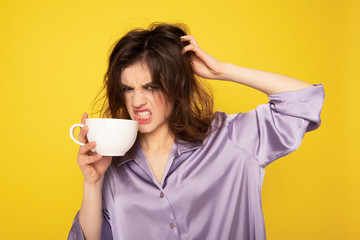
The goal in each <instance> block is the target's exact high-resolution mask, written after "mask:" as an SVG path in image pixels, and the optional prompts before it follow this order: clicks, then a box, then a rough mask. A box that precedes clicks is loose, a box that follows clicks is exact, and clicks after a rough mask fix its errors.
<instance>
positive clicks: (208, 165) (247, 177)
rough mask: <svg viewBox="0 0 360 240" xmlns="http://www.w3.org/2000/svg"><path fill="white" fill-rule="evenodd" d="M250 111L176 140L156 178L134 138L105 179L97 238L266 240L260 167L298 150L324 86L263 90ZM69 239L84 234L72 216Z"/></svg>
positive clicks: (316, 121) (313, 124)
mask: <svg viewBox="0 0 360 240" xmlns="http://www.w3.org/2000/svg"><path fill="white" fill-rule="evenodd" d="M269 99H270V102H269V103H267V104H263V105H260V106H258V107H257V108H256V109H255V110H253V111H250V112H247V113H244V114H241V113H239V114H234V115H227V114H225V113H223V112H217V113H216V114H218V116H219V117H220V121H221V122H222V123H223V124H224V126H223V127H222V128H221V129H218V130H216V131H215V132H213V133H212V134H211V135H210V136H209V137H208V138H207V139H206V140H205V141H204V142H203V143H202V144H201V143H189V142H184V141H180V140H177V141H176V142H175V143H174V145H173V147H172V150H171V153H170V156H169V159H168V162H167V165H166V169H165V172H164V175H163V179H162V182H161V184H159V183H158V182H157V181H156V179H155V177H154V176H153V174H152V171H151V169H150V166H149V164H148V162H147V160H146V158H145V155H144V152H143V151H142V149H141V146H140V144H139V143H138V142H136V143H135V145H134V146H133V150H135V151H134V152H135V154H132V155H131V154H126V155H125V156H124V157H122V159H121V163H119V164H118V165H117V166H116V165H111V166H110V167H109V169H108V170H107V172H106V174H105V179H104V185H103V223H102V233H101V239H119V240H144V239H154V240H175V239H182V240H190V239H191V240H195V239H196V240H227V239H233V240H252V239H257V240H258V239H266V235H265V226H264V217H263V213H262V206H261V187H262V183H263V178H264V173H265V169H264V168H265V167H266V166H267V165H268V164H270V163H271V162H273V161H274V160H276V159H278V158H280V157H282V156H285V155H287V154H289V153H291V152H293V151H294V150H296V149H297V148H298V147H299V146H300V143H301V140H302V138H303V136H304V134H305V132H307V131H311V130H314V129H316V128H318V126H319V125H320V111H321V108H322V104H323V100H324V90H323V86H322V85H321V84H320V85H314V86H313V87H310V88H306V89H302V90H298V91H290V92H282V93H279V94H274V95H269ZM68 239H70V240H75V239H84V238H83V235H82V230H81V227H80V224H79V221H78V214H77V215H76V216H75V219H74V221H73V225H72V228H71V230H70V234H69V238H68Z"/></svg>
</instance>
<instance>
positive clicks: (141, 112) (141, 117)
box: [134, 109, 151, 124]
mask: <svg viewBox="0 0 360 240" xmlns="http://www.w3.org/2000/svg"><path fill="white" fill-rule="evenodd" d="M134 118H135V120H136V121H138V122H139V123H140V124H145V123H149V122H150V121H151V112H150V110H149V109H137V110H134Z"/></svg>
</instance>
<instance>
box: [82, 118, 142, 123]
mask: <svg viewBox="0 0 360 240" xmlns="http://www.w3.org/2000/svg"><path fill="white" fill-rule="evenodd" d="M91 120H103V121H119V120H120V121H126V122H134V123H137V121H136V120H132V119H124V118H87V119H86V121H91Z"/></svg>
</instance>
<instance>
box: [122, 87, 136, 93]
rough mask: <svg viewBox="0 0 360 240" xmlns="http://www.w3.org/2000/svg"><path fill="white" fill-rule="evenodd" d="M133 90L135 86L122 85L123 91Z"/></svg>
mask: <svg viewBox="0 0 360 240" xmlns="http://www.w3.org/2000/svg"><path fill="white" fill-rule="evenodd" d="M131 90H133V88H131V87H128V86H122V87H121V91H123V92H129V91H131Z"/></svg>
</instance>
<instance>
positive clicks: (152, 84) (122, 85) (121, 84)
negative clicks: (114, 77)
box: [120, 82, 155, 88]
mask: <svg viewBox="0 0 360 240" xmlns="http://www.w3.org/2000/svg"><path fill="white" fill-rule="evenodd" d="M154 85H155V84H154V83H153V82H148V83H145V84H144V85H142V87H149V86H154ZM120 86H121V87H128V88H133V87H130V86H128V85H126V84H123V83H120Z"/></svg>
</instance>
